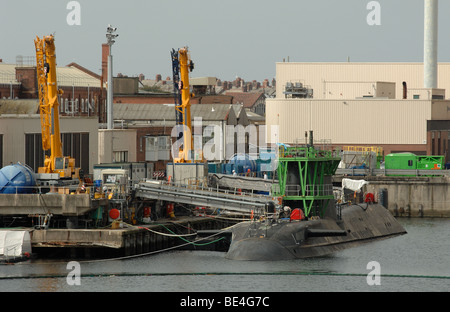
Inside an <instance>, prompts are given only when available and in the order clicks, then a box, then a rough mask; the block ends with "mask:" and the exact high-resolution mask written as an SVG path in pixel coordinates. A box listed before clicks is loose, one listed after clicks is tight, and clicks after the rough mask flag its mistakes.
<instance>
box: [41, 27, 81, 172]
mask: <svg viewBox="0 0 450 312" xmlns="http://www.w3.org/2000/svg"><path fill="white" fill-rule="evenodd" d="M34 43H35V46H36V71H37V80H38V91H39V111H40V115H41V132H42V148H43V150H44V151H48V150H50V156H48V155H46V156H45V160H44V167H39V169H38V173H58V174H59V177H60V178H65V179H68V178H72V179H79V178H80V177H79V171H80V169H79V168H75V159H74V158H72V157H69V156H63V152H62V143H61V133H60V129H59V102H58V95H59V94H62V90H58V87H57V83H56V54H55V38H54V36H53V35H49V36H44V37H43V38H42V39H41V38H39V37H38V36H36V39H35V40H34Z"/></svg>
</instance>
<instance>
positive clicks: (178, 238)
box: [30, 217, 233, 258]
mask: <svg viewBox="0 0 450 312" xmlns="http://www.w3.org/2000/svg"><path fill="white" fill-rule="evenodd" d="M231 224H233V223H230V222H228V221H220V220H216V219H213V218H201V217H198V218H195V217H187V218H183V219H182V220H177V221H170V222H164V223H162V222H161V223H158V222H155V223H154V224H150V225H140V226H128V227H126V228H118V229H48V230H32V231H31V232H30V234H31V235H30V236H31V246H32V248H33V251H34V252H37V253H44V254H45V253H47V254H48V253H52V252H56V251H58V252H59V253H64V252H65V253H66V254H68V255H70V256H71V257H75V256H77V257H84V258H92V257H98V256H102V255H107V256H108V257H110V256H111V255H113V256H132V255H139V254H145V253H149V252H158V251H162V250H166V249H168V248H172V247H173V248H175V247H177V246H183V247H184V248H185V249H190V248H207V246H206V245H205V246H203V247H201V246H195V245H194V244H190V243H188V242H187V241H194V239H195V238H196V232H197V231H199V230H212V229H222V228H225V227H227V226H229V225H231ZM190 234H192V235H190ZM185 237H186V238H185ZM211 248H216V247H215V246H213V245H211Z"/></svg>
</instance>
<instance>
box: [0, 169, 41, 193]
mask: <svg viewBox="0 0 450 312" xmlns="http://www.w3.org/2000/svg"><path fill="white" fill-rule="evenodd" d="M33 186H36V179H35V176H34V172H33V170H31V168H29V167H26V166H24V165H22V164H20V163H17V164H14V165H9V166H6V167H3V168H2V169H1V170H0V193H2V194H14V193H20V194H24V193H31V192H32V191H33V188H32V187H33Z"/></svg>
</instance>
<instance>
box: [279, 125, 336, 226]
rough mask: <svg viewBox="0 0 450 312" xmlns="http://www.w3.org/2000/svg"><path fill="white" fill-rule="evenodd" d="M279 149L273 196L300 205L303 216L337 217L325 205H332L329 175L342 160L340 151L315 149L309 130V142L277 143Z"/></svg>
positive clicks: (283, 203)
mask: <svg viewBox="0 0 450 312" xmlns="http://www.w3.org/2000/svg"><path fill="white" fill-rule="evenodd" d="M278 152H279V157H278V180H279V190H278V191H277V193H276V196H278V197H279V198H280V199H281V205H282V206H289V207H290V208H291V209H295V208H300V209H301V210H302V211H303V213H304V215H305V217H306V218H311V217H320V218H323V217H325V216H330V217H331V218H336V213H335V209H328V208H329V207H333V208H334V207H335V205H334V195H333V185H332V176H333V175H334V173H335V171H336V169H337V167H338V165H339V162H340V160H341V158H340V157H339V151H333V150H324V149H323V150H319V149H316V148H315V147H314V145H313V140H312V132H310V141H309V144H305V145H303V146H286V145H284V146H280V147H279V151H278ZM328 210H333V212H332V211H328ZM327 211H328V212H329V213H327Z"/></svg>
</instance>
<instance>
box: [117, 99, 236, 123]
mask: <svg viewBox="0 0 450 312" xmlns="http://www.w3.org/2000/svg"><path fill="white" fill-rule="evenodd" d="M232 108H233V109H232ZM241 108H242V105H232V104H196V105H192V106H191V116H192V118H195V117H201V118H202V120H205V121H207V120H209V121H213V120H215V121H217V120H224V121H225V120H226V121H229V122H230V121H234V119H236V116H238V114H237V113H236V111H239V112H240V110H241ZM114 119H116V120H136V121H138V120H166V121H170V120H175V107H174V104H126V103H125V104H123V103H120V104H114Z"/></svg>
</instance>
